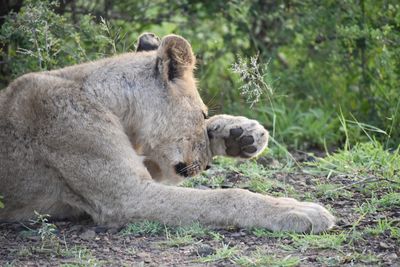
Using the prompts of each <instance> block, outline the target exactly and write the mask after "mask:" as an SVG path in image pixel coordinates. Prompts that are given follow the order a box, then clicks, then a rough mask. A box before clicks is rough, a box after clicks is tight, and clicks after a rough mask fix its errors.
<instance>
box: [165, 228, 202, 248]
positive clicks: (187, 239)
mask: <svg viewBox="0 0 400 267" xmlns="http://www.w3.org/2000/svg"><path fill="white" fill-rule="evenodd" d="M165 237H166V239H167V240H165V241H162V242H159V244H160V245H162V246H168V247H182V246H187V245H191V244H195V243H197V242H196V240H195V239H194V238H193V236H192V235H190V234H185V233H179V232H177V233H175V234H171V232H170V230H169V229H165Z"/></svg>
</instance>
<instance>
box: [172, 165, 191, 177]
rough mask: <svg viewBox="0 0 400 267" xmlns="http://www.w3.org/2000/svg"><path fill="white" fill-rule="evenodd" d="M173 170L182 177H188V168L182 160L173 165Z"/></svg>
mask: <svg viewBox="0 0 400 267" xmlns="http://www.w3.org/2000/svg"><path fill="white" fill-rule="evenodd" d="M175 171H176V173H177V174H179V175H182V176H184V177H188V176H189V173H188V168H187V164H186V163H183V162H179V163H178V164H176V165H175Z"/></svg>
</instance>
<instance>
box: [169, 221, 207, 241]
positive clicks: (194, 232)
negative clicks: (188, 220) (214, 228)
mask: <svg viewBox="0 0 400 267" xmlns="http://www.w3.org/2000/svg"><path fill="white" fill-rule="evenodd" d="M210 232H211V231H210V230H209V229H208V228H206V227H204V226H203V225H201V224H200V223H198V222H195V223H192V224H190V225H187V226H180V227H177V228H176V229H175V234H179V235H181V236H185V235H190V236H192V237H196V238H202V237H205V236H207V235H208V234H209V233H210Z"/></svg>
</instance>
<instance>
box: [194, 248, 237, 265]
mask: <svg viewBox="0 0 400 267" xmlns="http://www.w3.org/2000/svg"><path fill="white" fill-rule="evenodd" d="M238 253H239V249H238V248H237V247H230V246H229V245H228V244H222V247H220V248H218V249H217V250H216V251H215V253H214V254H212V255H209V256H206V257H200V258H198V259H197V260H195V262H201V263H210V262H220V261H226V260H228V261H233V260H234V258H235V257H236V256H237V255H238Z"/></svg>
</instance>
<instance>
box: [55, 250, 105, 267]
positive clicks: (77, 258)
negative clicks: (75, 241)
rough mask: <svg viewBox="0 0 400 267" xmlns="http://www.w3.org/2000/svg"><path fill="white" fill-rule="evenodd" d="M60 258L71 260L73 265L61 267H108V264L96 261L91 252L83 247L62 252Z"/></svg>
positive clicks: (67, 264) (68, 264)
mask: <svg viewBox="0 0 400 267" xmlns="http://www.w3.org/2000/svg"><path fill="white" fill-rule="evenodd" d="M62 256H63V257H66V258H72V259H73V262H74V263H66V264H62V265H61V266H63V267H78V266H93V267H94V266H109V264H110V263H107V262H105V261H102V260H99V259H97V258H96V257H95V256H93V254H92V251H91V250H90V249H88V248H87V247H84V246H74V247H72V248H69V249H64V250H63V251H62Z"/></svg>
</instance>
